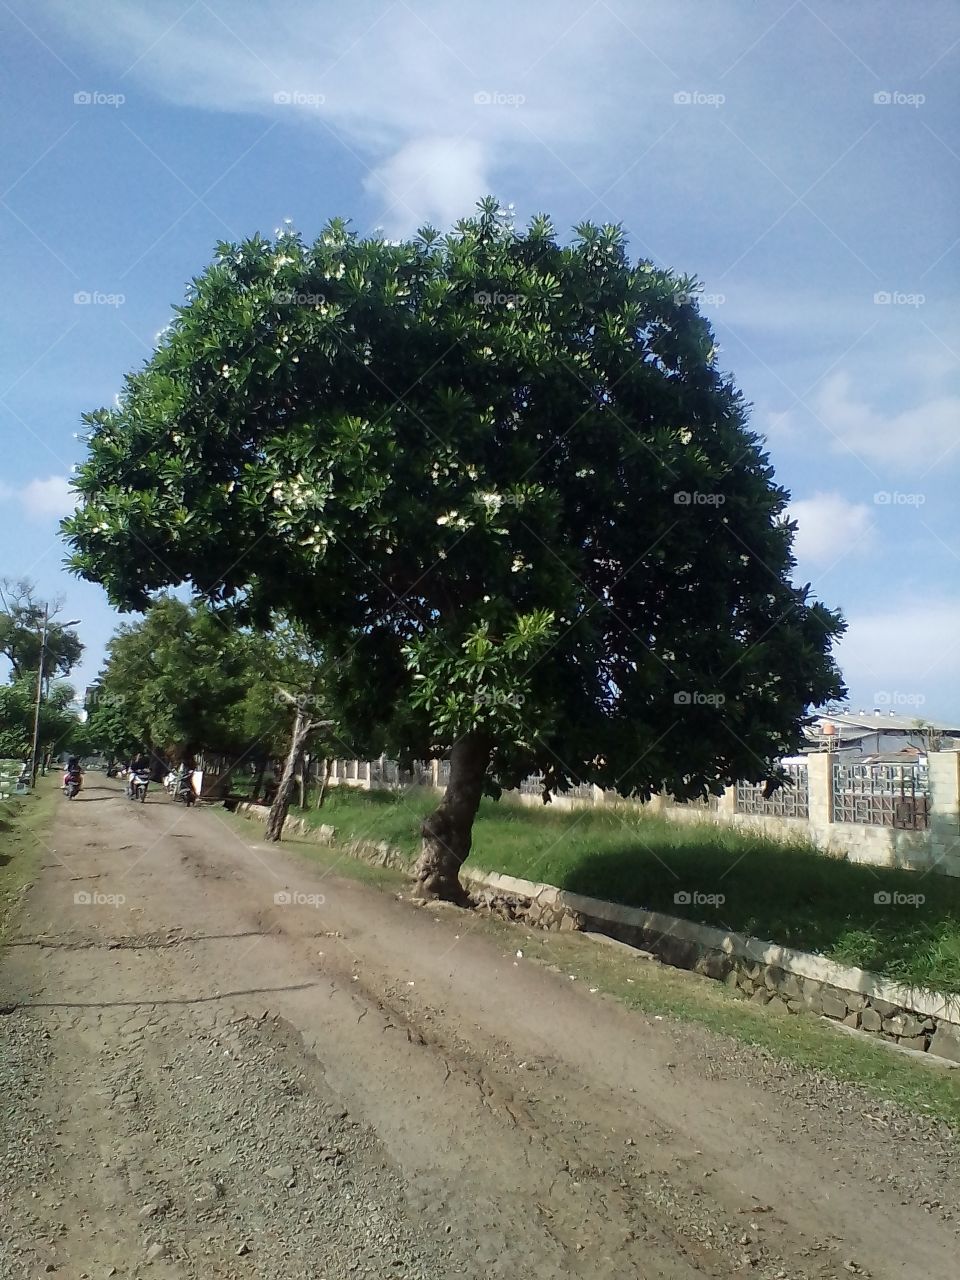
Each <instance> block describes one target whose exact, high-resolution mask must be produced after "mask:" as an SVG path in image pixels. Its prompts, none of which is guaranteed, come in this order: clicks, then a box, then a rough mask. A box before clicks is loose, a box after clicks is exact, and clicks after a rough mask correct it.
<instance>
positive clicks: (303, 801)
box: [297, 751, 310, 809]
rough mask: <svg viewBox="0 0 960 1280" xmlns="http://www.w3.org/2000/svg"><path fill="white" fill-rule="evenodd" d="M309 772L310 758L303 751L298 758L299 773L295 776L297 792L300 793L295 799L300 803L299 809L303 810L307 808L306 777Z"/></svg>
mask: <svg viewBox="0 0 960 1280" xmlns="http://www.w3.org/2000/svg"><path fill="white" fill-rule="evenodd" d="M309 772H310V756H309V754H308V752H306V751H304V752H303V753H302V754H301V756H300V771H299V773H298V774H297V786H298V787H299V791H300V794H299V796H298V797H297V798H298V800H299V802H300V808H301V809H305V808H306V807H307V775H308V774H309Z"/></svg>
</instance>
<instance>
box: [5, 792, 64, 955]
mask: <svg viewBox="0 0 960 1280" xmlns="http://www.w3.org/2000/svg"><path fill="white" fill-rule="evenodd" d="M58 793H59V788H58V786H57V784H56V779H55V778H54V779H52V780H50V779H47V780H46V781H41V782H40V784H39V786H38V788H37V790H36V791H35V792H33V793H32V794H30V795H26V796H15V797H13V798H12V799H10V800H6V801H4V802H3V803H2V804H0V940H2V938H3V937H4V936H5V934H6V932H7V930H8V929H9V927H10V925H11V923H12V919H13V914H14V911H15V909H16V906H17V904H18V902H19V900H20V893H21V890H22V889H23V887H24V885H27V884H29V883H30V881H31V880H32V879H33V878H34V875H35V874H36V871H37V869H38V866H39V863H40V855H41V853H42V852H43V848H44V845H43V841H42V836H43V833H44V832H45V831H46V829H47V827H48V826H49V825H50V823H51V821H52V820H53V815H54V813H55V811H56V804H57V799H58Z"/></svg>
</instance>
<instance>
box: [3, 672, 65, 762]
mask: <svg viewBox="0 0 960 1280" xmlns="http://www.w3.org/2000/svg"><path fill="white" fill-rule="evenodd" d="M36 692H37V690H36V680H35V679H31V678H30V677H29V676H28V677H26V678H25V679H23V680H15V681H13V682H12V683H11V684H6V685H0V757H4V758H10V759H17V760H26V759H27V758H28V757H29V756H30V753H31V750H32V748H33V717H34V708H35V706H36ZM75 696H76V695H75V693H74V690H73V688H72V687H71V686H70V685H69V684H62V683H57V684H54V685H52V686H51V688H50V692H49V694H48V696H47V697H46V698H44V699H43V701H42V702H41V704H40V737H39V743H38V747H39V758H40V760H44V759H46V757H47V756H50V755H54V754H56V753H60V752H64V751H70V750H72V749H73V748H74V742H75V740H78V739H79V737H80V733H81V729H82V726H81V725H80V721H79V717H78V712H77V710H76V709H75V708H74V705H73V703H74V698H75Z"/></svg>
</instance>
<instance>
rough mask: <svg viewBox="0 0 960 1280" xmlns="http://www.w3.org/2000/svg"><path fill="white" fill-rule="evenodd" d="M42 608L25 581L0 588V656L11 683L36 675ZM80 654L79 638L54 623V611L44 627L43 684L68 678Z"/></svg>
mask: <svg viewBox="0 0 960 1280" xmlns="http://www.w3.org/2000/svg"><path fill="white" fill-rule="evenodd" d="M44 608H45V606H44V604H43V601H40V600H38V599H37V598H36V594H35V591H34V587H33V584H32V583H30V582H28V581H27V580H26V579H21V580H19V581H17V582H10V581H9V580H5V581H4V582H3V583H2V585H0V653H2V654H3V656H4V657H5V658H6V659H7V660H8V661H9V663H10V667H11V671H12V677H13V679H14V680H19V679H21V678H24V677H27V676H30V675H33V676H36V674H37V668H38V666H39V664H40V645H41V633H42V629H43V622H44ZM82 653H83V645H82V644H81V643H80V638H79V636H78V635H77V633H76V632H75V631H72V630H70V629H69V628H65V627H61V626H59V625H58V624H57V620H56V610H55V609H54V610H53V611H52V616H51V617H50V619H49V621H48V624H47V642H46V648H45V651H44V659H43V678H44V681H45V682H46V683H47V684H49V682H50V681H51V680H52V679H54V678H55V677H57V676H67V675H69V674H70V672H71V671H72V670H73V668H74V667H75V666H76V664H77V663H78V662H79V661H80V655H81V654H82Z"/></svg>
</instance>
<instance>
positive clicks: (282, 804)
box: [264, 707, 314, 840]
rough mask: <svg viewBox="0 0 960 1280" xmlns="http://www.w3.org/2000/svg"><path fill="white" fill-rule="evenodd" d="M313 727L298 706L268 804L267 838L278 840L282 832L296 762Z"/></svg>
mask: <svg viewBox="0 0 960 1280" xmlns="http://www.w3.org/2000/svg"><path fill="white" fill-rule="evenodd" d="M313 729H314V724H313V721H312V720H308V719H307V718H306V717H305V716H304V714H303V712H302V711H301V710H300V708H299V707H298V708H297V714H296V718H295V719H294V722H293V734H292V736H291V738H290V750H289V751H288V752H287V759H286V761H285V763H284V766H283V773H282V775H281V777H280V785H279V786H278V787H277V794H276V796H275V797H274V800H273V804H272V805H271V806H270V813H269V816H268V817H267V829H266V832H265V833H264V838H265V839H267V840H279V839H280V836H281V835H282V834H283V824H284V821H285V819H286V816H287V813H288V812H289V809H290V801H291V799H292V798H293V788H294V786H295V784H296V780H297V778H296V775H297V764H298V762H299V760H300V757H301V755H302V754H303V749H304V747H305V746H306V745H307V739H308V738H309V736H310V734H311V733H312V732H313Z"/></svg>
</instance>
